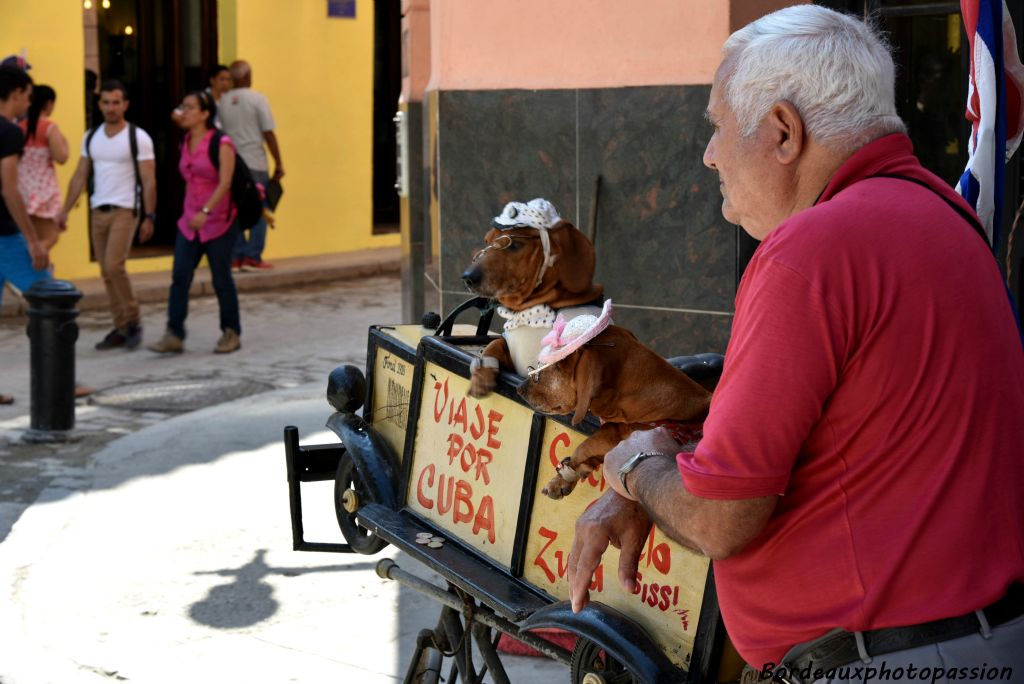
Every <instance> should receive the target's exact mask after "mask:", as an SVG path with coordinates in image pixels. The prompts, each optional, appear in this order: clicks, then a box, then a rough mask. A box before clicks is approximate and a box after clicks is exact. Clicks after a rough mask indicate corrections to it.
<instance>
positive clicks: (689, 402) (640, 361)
mask: <svg viewBox="0 0 1024 684" xmlns="http://www.w3.org/2000/svg"><path fill="white" fill-rule="evenodd" d="M518 391H519V396H521V397H522V398H523V399H524V400H525V401H526V402H527V403H529V404H530V405H531V406H533V408H534V409H535V410H537V411H538V412H540V413H546V414H550V415H565V414H569V413H572V414H573V418H572V424H573V425H578V424H579V423H580V422H581V421H582V420H583V419H584V418H585V417H586V415H587V411H588V410H589V411H591V412H592V413H593V414H594V415H595V416H597V417H598V418H600V419H601V427H600V428H598V429H597V432H595V433H594V434H593V435H591V436H590V437H588V438H587V439H586V440H584V441H583V443H582V444H580V446H579V447H578V448H577V449H576V451H575V452H574V453H573V455H572V456H570V457H567V458H566V459H565V460H563V461H562V464H561V465H560V466H559V467H558V470H557V472H558V474H557V475H556V476H555V477H554V478H552V479H551V481H550V482H548V484H547V485H546V486H545V487H544V490H543V491H544V494H546V495H547V496H549V497H551V498H552V499H560V498H562V497H563V496H565V495H567V494H569V493H570V492H571V491H572V490H573V489H574V488H575V487H576V483H577V482H578V481H579V480H580V479H583V478H585V477H587V476H588V475H589V474H590V473H591V472H593V471H594V470H595V469H596V468H597V467H598V466H599V465H600V464H601V463H602V462H603V461H604V455H605V454H606V453H607V452H608V451H609V450H610V449H611V448H612V447H614V446H616V445H617V444H618V443H619V442H621V441H622V440H623V439H625V438H626V437H628V436H629V435H630V433H632V432H635V431H637V430H651V429H653V428H655V427H658V426H660V424H661V423H665V422H671V423H682V422H687V421H702V420H703V419H704V418H705V417H706V416H707V412H708V407H709V406H710V404H711V392H709V391H708V390H706V389H704V387H702V386H701V385H699V384H698V383H697V382H695V381H694V380H692V379H690V377H689V376H688V375H686V373H684V372H682V371H681V370H678V369H677V368H675V367H673V366H672V365H670V364H669V363H668V361H666V360H665V359H663V358H662V357H661V356H659V355H658V354H657V353H656V352H654V351H652V350H651V349H649V348H647V347H645V346H644V345H643V344H641V343H640V341H639V340H637V338H636V337H635V336H634V335H633V333H631V332H629V331H628V330H626V329H625V328H621V327H619V326H616V325H610V326H608V328H606V329H605V330H604V331H602V332H601V333H600V334H598V335H597V337H595V338H594V339H593V340H592V341H590V342H588V343H587V344H585V345H583V346H582V347H580V348H579V349H578V350H576V351H574V352H573V353H572V354H570V355H569V356H567V357H565V358H564V359H561V360H560V361H557V362H555V363H553V364H551V365H549V366H546V367H542V368H541V369H539V370H538V371H534V372H532V373H530V376H529V377H528V378H527V380H526V381H524V382H523V384H522V385H520V386H519V390H518Z"/></svg>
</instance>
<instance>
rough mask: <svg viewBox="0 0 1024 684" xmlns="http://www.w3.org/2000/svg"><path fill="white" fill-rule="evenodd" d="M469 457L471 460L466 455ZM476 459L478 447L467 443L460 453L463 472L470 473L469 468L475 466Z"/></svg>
mask: <svg viewBox="0 0 1024 684" xmlns="http://www.w3.org/2000/svg"><path fill="white" fill-rule="evenodd" d="M467 456H468V457H469V460H467V459H466V457H467ZM475 461H476V447H474V446H473V445H472V444H467V445H466V446H465V448H464V449H463V450H462V453H461V454H459V466H460V467H461V468H462V472H464V473H468V472H469V469H470V468H472V467H473V463H474V462H475Z"/></svg>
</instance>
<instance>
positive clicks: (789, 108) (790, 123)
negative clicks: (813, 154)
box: [765, 100, 807, 164]
mask: <svg viewBox="0 0 1024 684" xmlns="http://www.w3.org/2000/svg"><path fill="white" fill-rule="evenodd" d="M765 118H766V121H767V123H768V125H769V126H770V130H771V132H772V135H773V136H774V141H773V142H774V143H775V159H776V161H778V162H779V163H780V164H791V163H793V162H794V161H796V160H797V159H798V158H799V157H800V153H801V152H803V150H804V146H805V145H806V143H807V141H806V139H805V136H806V131H805V130H804V120H803V118H801V116H800V112H798V111H797V109H796V107H794V106H793V104H792V103H791V102H786V101H785V100H780V101H779V102H776V103H775V104H773V105H772V108H771V109H770V110H768V116H767V117H765Z"/></svg>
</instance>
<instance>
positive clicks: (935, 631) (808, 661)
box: [775, 582, 1024, 684]
mask: <svg viewBox="0 0 1024 684" xmlns="http://www.w3.org/2000/svg"><path fill="white" fill-rule="evenodd" d="M982 612H983V613H984V614H985V619H986V620H987V621H988V626H989V627H996V626H998V625H1001V624H1004V623H1006V622H1009V621H1010V620H1013V619H1014V618H1017V617H1020V616H1021V615H1024V584H1021V583H1019V582H1018V583H1015V584H1011V585H1010V588H1009V589H1007V591H1006V594H1005V595H1004V596H1003V597H1002V598H1001V599H999V600H998V601H996V602H995V603H993V604H992V605H990V606H988V607H987V608H984V609H982ZM982 628H983V626H982V624H981V622H980V620H979V619H978V616H977V614H975V613H968V614H967V615H961V616H959V617H952V618H944V619H942V620H934V621H932V622H925V623H923V624H920V625H912V626H910V627H890V628H887V629H876V630H872V631H870V632H861V635H862V636H863V637H864V650H865V651H867V653H868V655H869V656H879V655H885V654H886V653H895V652H896V651H905V650H907V649H910V648H917V647H918V646H925V645H927V644H937V643H939V642H941V641H949V640H950V639H957V638H959V637H962V636H967V635H968V634H975V633H978V632H980V631H982ZM860 659H861V655H860V651H859V650H858V648H857V637H855V636H854V634H853V633H852V632H836V633H835V634H833V635H832V636H829V637H825V638H824V639H822V640H821V641H819V642H817V643H815V644H814V645H813V646H811V647H810V648H809V649H808V650H806V651H804V652H803V653H800V654H799V655H797V656H796V657H795V658H792V659H790V660H789V661H787V662H784V663H783V667H781V668H779V669H776V670H775V679H778V680H779V681H782V682H785V683H786V684H789V683H791V682H799V681H801V680H800V679H799V678H800V677H801V676H802V675H806V674H807V673H808V672H811V673H813V672H815V671H817V670H821V671H824V672H827V671H828V670H830V669H832V668H834V667H839V666H840V665H848V664H851V663H854V662H856V661H858V660H860ZM801 673H802V674H801ZM793 675H797V676H796V677H794V676H793ZM811 679H815V677H814V676H813V674H812V676H811Z"/></svg>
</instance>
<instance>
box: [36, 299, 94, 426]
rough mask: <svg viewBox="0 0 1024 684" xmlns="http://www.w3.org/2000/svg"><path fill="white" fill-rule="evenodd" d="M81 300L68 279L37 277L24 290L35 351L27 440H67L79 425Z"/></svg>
mask: <svg viewBox="0 0 1024 684" xmlns="http://www.w3.org/2000/svg"><path fill="white" fill-rule="evenodd" d="M81 298H82V293H81V292H79V291H78V289H77V288H76V287H75V286H74V285H72V284H71V283H69V282H67V281H64V280H44V281H39V282H37V283H36V284H35V285H33V286H32V287H30V288H29V289H28V291H26V292H25V299H27V300H28V303H29V309H28V330H27V332H28V336H29V339H30V340H31V345H30V346H31V350H32V351H31V364H32V365H31V366H30V369H31V374H32V400H31V411H30V413H31V422H30V428H31V429H30V430H29V431H28V432H27V433H26V434H25V437H24V439H25V441H28V442H59V441H65V440H67V439H70V431H71V429H72V428H74V427H75V342H76V341H77V340H78V324H77V323H76V322H75V319H76V318H78V309H76V308H75V305H76V304H77V303H78V300H79V299H81Z"/></svg>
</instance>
